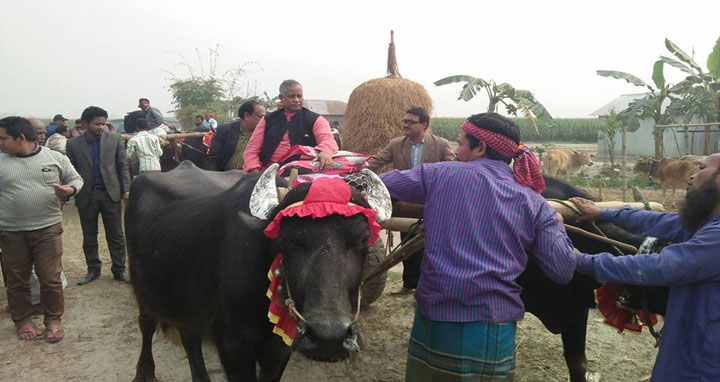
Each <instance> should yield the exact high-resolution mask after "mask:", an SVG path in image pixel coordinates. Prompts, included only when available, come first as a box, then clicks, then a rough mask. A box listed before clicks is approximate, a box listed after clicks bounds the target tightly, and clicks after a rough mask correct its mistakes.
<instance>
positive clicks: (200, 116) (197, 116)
mask: <svg viewBox="0 0 720 382" xmlns="http://www.w3.org/2000/svg"><path fill="white" fill-rule="evenodd" d="M195 118H200V119H205V117H203V116H202V115H200V114H198V115H196V116H195Z"/></svg>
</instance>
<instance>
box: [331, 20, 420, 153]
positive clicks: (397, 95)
mask: <svg viewBox="0 0 720 382" xmlns="http://www.w3.org/2000/svg"><path fill="white" fill-rule="evenodd" d="M416 106H418V107H422V108H424V109H425V110H427V112H428V114H431V115H432V100H431V99H430V96H429V95H428V93H427V91H426V90H425V88H424V87H423V86H422V85H420V84H418V83H417V82H413V81H410V80H406V79H404V78H402V77H400V74H399V72H398V66H397V60H396V58H395V43H394V38H393V32H392V31H391V32H390V47H389V48H388V76H387V77H384V78H376V79H373V80H370V81H367V82H364V83H362V84H360V86H358V87H357V88H355V90H353V92H352V94H350V99H349V100H348V105H347V108H346V109H345V116H344V119H343V124H344V127H343V131H342V142H343V150H348V151H354V152H358V153H364V154H375V153H377V152H378V151H380V150H381V149H382V148H383V147H385V146H387V144H388V143H389V142H390V140H391V139H393V138H395V137H399V136H401V135H403V129H402V120H403V117H404V116H405V112H406V111H407V110H408V109H410V108H411V107H416Z"/></svg>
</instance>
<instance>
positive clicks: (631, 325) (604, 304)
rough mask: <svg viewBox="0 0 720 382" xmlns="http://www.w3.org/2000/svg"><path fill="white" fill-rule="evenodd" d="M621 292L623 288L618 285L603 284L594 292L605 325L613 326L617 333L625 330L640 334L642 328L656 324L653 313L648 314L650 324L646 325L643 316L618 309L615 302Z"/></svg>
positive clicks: (655, 317)
mask: <svg viewBox="0 0 720 382" xmlns="http://www.w3.org/2000/svg"><path fill="white" fill-rule="evenodd" d="M623 291H625V288H624V287H622V286H620V285H615V284H605V285H603V286H602V287H600V288H599V289H598V290H597V291H596V292H595V294H596V297H597V303H598V310H599V311H600V313H602V315H603V316H604V317H605V323H606V324H608V325H611V326H614V327H615V328H617V329H618V331H619V332H622V331H623V330H625V329H627V330H632V331H634V332H641V331H642V327H643V326H648V325H650V324H652V325H655V324H657V316H656V315H655V314H654V313H649V314H648V316H649V317H650V323H648V322H646V320H645V317H644V315H643V314H636V313H634V312H632V311H630V310H628V309H625V308H621V307H619V306H618V305H617V302H618V299H619V298H620V295H621V294H622V293H623ZM636 316H637V318H636Z"/></svg>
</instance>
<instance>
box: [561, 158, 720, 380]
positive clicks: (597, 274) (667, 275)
mask: <svg viewBox="0 0 720 382" xmlns="http://www.w3.org/2000/svg"><path fill="white" fill-rule="evenodd" d="M700 169H701V170H700V172H698V173H697V174H695V175H693V176H692V177H691V178H690V186H689V187H688V192H687V194H686V196H685V204H684V206H683V207H682V208H681V209H680V212H679V213H660V212H651V211H641V210H631V209H628V208H623V209H620V210H600V209H598V208H597V207H595V205H594V204H593V203H592V202H590V201H588V200H585V199H579V198H574V199H571V200H572V201H573V202H575V204H576V205H577V206H578V208H579V209H580V211H581V212H582V214H583V215H582V217H581V220H597V219H601V220H608V221H610V222H612V223H615V224H617V225H619V226H621V227H623V228H625V229H627V230H628V231H630V232H634V233H638V234H643V235H648V236H656V237H660V238H663V239H667V240H670V241H672V242H673V243H675V244H673V245H670V246H668V247H665V248H664V249H662V250H661V251H660V253H659V254H648V255H637V256H621V257H615V256H612V255H611V254H609V253H601V254H598V255H587V254H580V255H578V261H577V272H580V273H585V274H589V275H591V276H593V277H594V278H596V279H597V280H598V281H600V282H606V283H623V284H634V285H648V286H661V285H666V286H669V287H670V297H669V299H668V306H667V314H666V316H665V325H664V327H663V331H662V337H661V339H660V350H659V352H658V356H657V360H656V362H655V367H654V369H653V373H652V377H651V380H652V381H653V382H663V381H668V382H670V381H699V382H710V381H720V154H714V155H711V156H709V157H707V158H706V159H705V160H704V161H703V162H702V164H701V165H700Z"/></svg>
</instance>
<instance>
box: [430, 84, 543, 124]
mask: <svg viewBox="0 0 720 382" xmlns="http://www.w3.org/2000/svg"><path fill="white" fill-rule="evenodd" d="M462 82H464V83H465V85H463V87H462V90H461V91H460V96H459V97H458V100H463V101H466V102H467V101H470V100H471V99H473V97H475V96H476V95H477V93H478V92H480V91H483V90H484V91H485V93H486V94H487V96H488V102H489V103H488V108H487V111H488V112H489V113H497V110H498V106H500V105H501V104H502V105H503V106H505V110H506V111H507V113H508V114H512V115H514V116H517V115H518V112H520V114H521V115H522V116H523V117H525V118H526V119H527V121H528V123H529V124H530V126H531V127H532V128H533V129H534V130H535V132H536V133H537V134H538V135H539V134H540V133H539V131H538V127H537V122H538V121H540V122H545V121H551V120H552V116H551V115H550V113H549V112H548V111H547V109H545V106H543V105H542V104H541V103H540V102H539V101H538V100H537V99H535V96H534V95H533V94H532V93H531V92H530V91H527V90H521V89H515V88H514V87H513V86H512V85H510V84H508V83H504V82H503V83H501V84H497V83H495V81H493V80H489V81H486V80H484V79H482V78H480V77H473V76H468V75H464V74H460V75H454V76H450V77H445V78H443V79H440V80H437V81H435V86H442V85H448V84H454V83H462Z"/></svg>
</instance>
